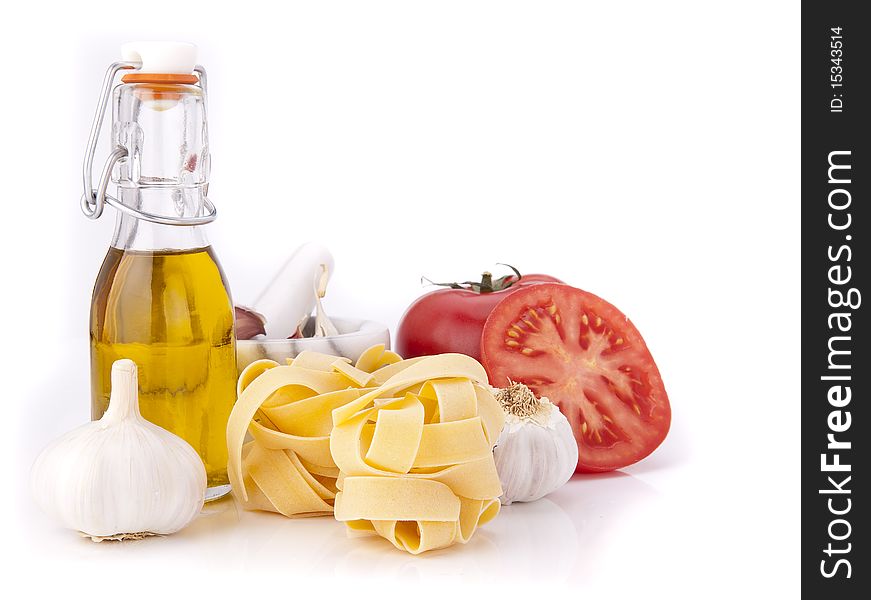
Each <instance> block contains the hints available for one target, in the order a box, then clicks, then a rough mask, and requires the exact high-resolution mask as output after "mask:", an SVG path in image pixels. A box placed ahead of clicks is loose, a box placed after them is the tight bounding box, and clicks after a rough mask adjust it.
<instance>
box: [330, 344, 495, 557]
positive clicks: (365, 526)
mask: <svg viewBox="0 0 871 600" xmlns="http://www.w3.org/2000/svg"><path fill="white" fill-rule="evenodd" d="M384 371H387V372H389V373H390V376H389V377H387V378H384V375H385V373H383V372H382V373H379V372H378V371H376V372H375V373H373V379H374V380H375V381H376V382H378V381H380V384H379V385H378V387H377V388H374V389H371V390H368V391H365V393H362V394H361V395H360V396H359V397H358V398H356V399H354V400H351V401H350V402H348V403H347V404H344V405H342V406H339V407H337V408H335V409H334V410H333V431H332V434H331V435H330V451H331V454H332V456H333V460H334V461H335V463H336V466H338V468H339V471H340V475H339V478H338V479H337V482H336V485H337V488H338V490H339V491H338V493H337V494H336V498H335V517H336V519H337V520H339V521H344V522H345V523H346V525H347V526H348V528H349V530H351V531H352V532H357V533H374V534H377V535H380V536H382V537H384V538H386V539H387V540H388V541H390V542H391V543H392V544H393V545H394V546H396V547H397V548H399V549H400V550H405V551H407V552H410V553H412V554H419V553H421V552H425V551H427V550H434V549H437V548H444V547H446V546H450V545H451V544H454V543H457V542H459V543H466V542H467V541H469V539H470V538H471V536H472V534H474V532H475V530H476V529H477V527H478V526H479V525H483V524H484V523H486V522H487V521H490V520H491V519H493V518H494V517H495V516H496V515H497V514H498V513H499V500H498V498H499V496H500V495H501V494H502V488H501V486H500V484H499V476H498V474H497V472H496V466H495V464H494V462H493V454H492V449H493V444H494V443H495V441H496V438H497V437H498V436H499V432H500V431H501V429H502V424H503V420H504V415H503V412H502V409H501V408H500V407H499V405H498V403H497V402H496V399H495V398H494V397H493V395H492V394H491V393H490V391H489V389H488V388H487V387H485V386H484V385H481V384H482V383H483V382H486V381H487V376H486V373H485V372H484V369H483V368H482V367H481V365H480V364H479V363H478V362H477V361H475V360H474V359H472V358H470V357H468V356H465V355H461V354H442V355H439V356H431V357H425V358H422V359H412V360H408V361H402V362H400V363H396V364H393V365H390V366H389V367H385V368H384Z"/></svg>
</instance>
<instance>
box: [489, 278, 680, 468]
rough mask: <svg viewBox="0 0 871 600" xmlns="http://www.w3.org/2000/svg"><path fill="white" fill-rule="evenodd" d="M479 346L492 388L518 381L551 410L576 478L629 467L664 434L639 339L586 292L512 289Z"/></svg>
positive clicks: (658, 393) (663, 397) (663, 405)
mask: <svg viewBox="0 0 871 600" xmlns="http://www.w3.org/2000/svg"><path fill="white" fill-rule="evenodd" d="M481 347H482V358H483V363H484V367H485V368H486V369H487V374H488V375H489V377H490V383H491V384H492V385H494V386H497V387H505V386H506V385H507V384H508V381H509V380H512V381H519V382H521V383H525V384H526V385H528V386H529V387H530V388H531V389H532V390H533V391H534V392H535V393H536V394H537V395H538V396H547V397H548V398H549V399H550V400H551V401H552V402H553V403H554V404H556V405H557V406H559V408H560V411H562V413H563V414H564V415H565V416H566V418H567V419H568V421H569V423H570V424H571V426H572V431H573V432H574V434H575V439H576V440H577V442H578V466H577V471H579V472H600V471H611V470H613V469H619V468H622V467H625V466H628V465H631V464H633V463H635V462H637V461H639V460H641V459H642V458H644V457H646V456H647V455H649V454H650V453H651V452H653V450H655V449H656V447H657V446H659V444H660V443H662V441H663V440H664V439H665V436H666V434H667V433H668V429H669V426H670V423H671V407H670V405H669V402H668V395H667V394H666V392H665V387H664V386H663V383H662V379H661V377H660V375H659V369H658V368H657V367H656V363H655V362H654V361H653V357H652V356H651V354H650V351H649V350H648V349H647V345H646V344H645V343H644V339H643V338H642V337H641V334H640V333H638V330H637V329H636V328H635V326H634V325H633V324H632V322H631V321H629V319H627V318H626V316H625V315H624V314H623V313H622V312H620V311H619V310H618V309H617V308H616V307H614V306H613V305H611V304H609V303H608V302H606V301H605V300H603V299H602V298H599V297H598V296H596V295H594V294H591V293H589V292H585V291H583V290H579V289H577V288H573V287H570V286H568V285H563V284H547V283H543V284H540V285H536V286H533V287H529V288H526V289H522V290H518V291H517V292H515V293H514V294H512V295H511V296H509V297H507V298H506V299H505V300H503V301H502V302H500V303H499V305H498V306H497V307H496V308H495V309H494V310H493V312H492V313H491V314H490V317H489V318H488V319H487V322H486V324H485V325H484V332H483V338H482V344H481Z"/></svg>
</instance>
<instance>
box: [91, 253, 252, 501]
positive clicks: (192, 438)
mask: <svg viewBox="0 0 871 600" xmlns="http://www.w3.org/2000/svg"><path fill="white" fill-rule="evenodd" d="M121 358H129V359H131V360H133V361H134V362H135V363H136V364H137V365H138V367H139V408H140V411H141V412H142V416H143V417H145V418H146V419H148V420H149V421H151V422H153V423H156V424H157V425H160V426H161V427H163V428H165V429H168V430H169V431H171V432H173V433H175V434H176V435H178V436H180V437H182V438H183V439H185V440H186V441H187V442H188V443H190V445H191V446H193V447H194V449H195V450H196V451H197V452H198V453H199V455H200V456H201V457H202V459H203V462H204V463H205V467H206V474H207V476H208V486H209V487H210V488H214V487H218V486H225V485H227V484H228V483H229V480H228V478H227V442H226V428H227V419H228V418H229V416H230V411H231V409H232V408H233V403H234V402H235V400H236V348H235V338H234V333H233V304H232V301H231V300H230V296H229V294H228V292H227V285H226V282H225V278H224V274H223V272H222V270H221V267H220V265H219V263H218V261H217V260H216V258H215V255H214V253H213V252H212V249H211V247H206V248H198V249H194V250H178V251H133V250H119V249H118V248H114V247H113V248H110V249H109V252H108V254H107V255H106V259H105V260H104V261H103V266H102V268H101V270H100V274H99V276H98V277H97V283H96V285H95V286H94V296H93V300H92V302H91V387H92V390H91V418H92V419H98V418H100V417H101V416H102V415H103V413H104V412H105V411H106V408H107V407H108V405H109V392H110V373H111V369H112V363H114V362H115V361H116V360H118V359H121Z"/></svg>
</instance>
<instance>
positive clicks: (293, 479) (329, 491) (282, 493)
mask: <svg viewBox="0 0 871 600" xmlns="http://www.w3.org/2000/svg"><path fill="white" fill-rule="evenodd" d="M400 360H401V359H400V357H399V355H397V354H396V353H394V352H390V351H388V350H385V349H384V346H383V345H379V346H373V347H372V348H369V349H368V350H366V351H365V352H364V353H363V354H362V355H361V356H360V358H359V359H358V361H357V363H356V365H351V364H350V361H349V360H348V359H346V358H340V357H337V356H330V355H328V354H320V353H317V352H302V353H300V355H299V356H297V357H296V358H295V359H293V360H288V365H286V366H284V365H279V364H278V363H277V362H275V361H272V360H259V361H256V362H254V363H251V364H250V365H248V367H247V368H246V369H245V370H244V371H243V372H242V374H241V375H240V376H239V383H238V400H237V402H236V405H235V406H234V407H233V412H232V413H231V415H230V419H229V422H228V424H227V447H228V449H229V463H228V472H229V476H230V482H231V484H232V486H233V489H234V490H235V492H236V495H237V497H238V498H239V500H240V501H241V503H242V506H243V507H244V508H246V509H249V510H266V511H272V512H279V513H281V514H283V515H285V516H288V517H305V516H317V515H329V514H332V512H333V502H334V499H335V497H336V492H337V488H336V478H337V477H338V476H339V469H338V468H337V467H336V463H335V462H334V461H333V458H332V456H331V454H330V432H331V430H332V427H333V422H332V418H331V412H332V410H333V409H335V408H337V407H341V406H343V405H345V404H347V403H349V402H351V401H353V400H356V399H358V398H360V397H361V396H362V395H364V394H366V393H367V392H369V391H371V389H372V388H371V387H370V388H366V387H364V386H367V385H369V384H370V382H371V381H372V380H373V377H375V376H376V374H378V373H380V372H381V371H382V370H384V369H386V368H388V367H389V366H390V365H393V364H394V363H399V361H400ZM246 432H250V434H251V437H252V438H253V439H252V440H251V441H249V442H248V443H245V437H246Z"/></svg>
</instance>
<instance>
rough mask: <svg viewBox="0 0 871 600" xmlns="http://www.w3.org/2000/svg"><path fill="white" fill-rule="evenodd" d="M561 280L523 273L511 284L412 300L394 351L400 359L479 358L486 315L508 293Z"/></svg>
mask: <svg viewBox="0 0 871 600" xmlns="http://www.w3.org/2000/svg"><path fill="white" fill-rule="evenodd" d="M554 282H556V283H560V280H559V279H557V278H555V277H551V276H550V275H541V274H532V275H523V276H522V277H521V278H520V280H519V281H518V282H516V283H514V284H513V285H511V287H508V288H505V289H503V290H499V291H494V292H487V293H479V292H474V291H472V290H468V289H450V288H443V289H439V290H435V291H432V292H429V293H426V294H424V295H423V296H421V297H420V298H418V299H417V300H415V301H414V302H412V303H411V306H409V307H408V309H407V310H406V311H405V314H403V315H402V318H401V319H400V320H399V325H398V327H397V328H396V348H395V350H396V352H398V353H399V355H400V356H402V357H403V358H414V357H416V356H428V355H432V354H443V353H445V352H459V353H461V354H466V355H468V356H471V357H472V358H474V359H475V360H477V361H480V360H481V332H482V331H483V329H484V323H485V322H486V321H487V317H489V316H490V313H491V312H492V311H493V309H494V308H495V307H496V305H497V304H499V302H501V301H502V300H503V299H504V298H506V297H507V296H509V295H511V294H513V293H514V292H516V291H517V290H520V289H523V288H525V287H528V286H530V285H536V284H539V283H554Z"/></svg>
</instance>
